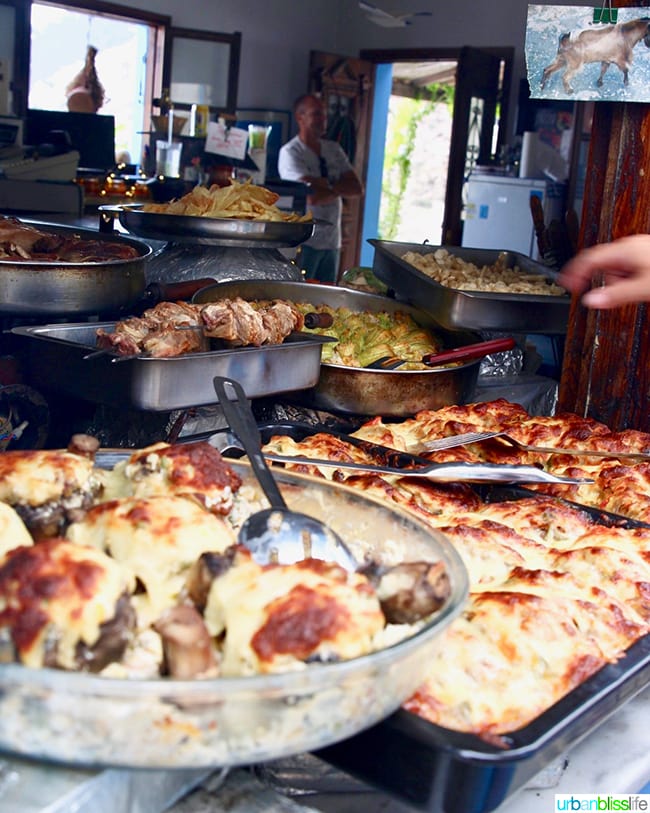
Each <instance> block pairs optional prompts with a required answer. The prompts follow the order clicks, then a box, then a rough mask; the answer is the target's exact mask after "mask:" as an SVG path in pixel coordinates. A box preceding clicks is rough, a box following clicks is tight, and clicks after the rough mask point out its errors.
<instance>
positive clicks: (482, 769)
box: [260, 422, 650, 813]
mask: <svg viewBox="0 0 650 813" xmlns="http://www.w3.org/2000/svg"><path fill="white" fill-rule="evenodd" d="M260 432H261V435H262V439H263V441H265V442H266V441H268V440H269V439H270V438H271V437H272V436H273V435H281V434H284V435H288V436H289V437H291V438H293V439H294V440H295V441H300V440H302V439H304V438H306V437H308V436H310V435H313V434H315V433H317V432H327V433H329V434H332V435H335V436H337V437H339V438H341V439H343V440H346V441H348V442H351V443H353V444H354V445H356V446H359V447H361V448H364V449H366V450H368V451H371V449H370V448H369V447H370V446H372V444H368V443H367V442H366V441H363V440H361V439H360V438H354V437H350V436H349V435H346V434H345V433H343V432H337V431H335V430H332V429H330V428H329V427H325V426H319V425H311V424H306V423H291V422H287V423H275V424H274V423H267V424H262V425H261V426H260ZM377 453H378V454H380V455H381V454H382V452H381V451H379V452H377ZM394 454H395V457H394V459H393V463H394V464H395V465H400V461H401V463H402V464H403V465H409V463H412V462H414V461H415V462H417V461H418V460H424V459H425V458H418V457H417V456H411V455H408V454H405V453H401V452H395V453H394ZM478 491H479V493H480V495H481V497H482V498H483V499H484V500H486V501H497V500H504V499H506V500H510V499H520V498H523V497H531V496H542V495H541V494H540V493H539V492H537V491H530V490H528V489H526V488H522V487H521V486H480V487H479V489H478ZM556 499H557V498H556ZM563 502H566V503H567V504H568V505H571V506H573V507H575V508H579V509H580V510H582V511H584V512H585V513H587V514H589V515H590V516H591V517H593V518H594V520H595V521H596V522H599V523H602V524H605V525H613V526H617V527H630V528H635V527H648V525H647V523H643V522H640V521H639V520H634V519H629V518H627V517H622V516H620V515H617V514H612V513H610V512H606V511H601V510H600V509H596V508H590V507H587V506H583V505H579V504H577V503H571V502H568V501H563ZM648 683H650V635H646V636H645V637H644V638H641V639H640V640H638V641H637V642H636V643H635V644H633V646H631V647H630V648H629V649H628V650H627V652H626V653H625V655H624V657H622V658H621V659H620V660H619V661H618V662H617V663H614V664H608V665H606V666H604V667H603V668H602V669H601V670H600V671H598V672H597V673H596V674H594V675H592V676H591V677H590V678H588V679H587V680H586V681H584V682H583V683H582V684H580V685H579V686H578V687H576V688H575V689H573V690H572V691H571V692H570V693H569V694H567V695H566V696H565V697H563V698H562V699H561V700H559V701H558V702H557V703H555V704H554V705H553V706H551V707H550V708H549V709H547V710H546V711H545V712H544V713H543V714H541V715H540V716H539V717H537V718H536V719H535V720H533V721H532V722H531V723H529V724H528V725H526V726H524V727H523V728H521V729H519V730H518V731H515V732H512V733H510V734H506V735H504V736H503V737H502V738H501V739H502V741H503V743H504V746H505V747H498V746H496V745H493V744H490V743H488V742H486V741H484V740H482V739H481V738H479V737H477V736H475V735H473V734H466V733H463V732H458V731H452V730H450V729H446V728H442V727H441V726H437V725H434V724H433V723H430V722H428V721H427V720H424V719H422V718H420V717H418V716H417V715H415V714H413V713H411V712H408V711H405V710H403V709H400V710H399V711H397V712H396V713H395V714H393V715H391V716H390V717H388V718H387V719H386V720H383V721H382V722H380V723H378V724H377V725H375V726H373V727H372V728H370V729H368V730H366V731H364V732H362V733H360V734H357V735H355V736H353V737H351V738H350V739H347V740H344V741H342V742H340V743H337V744H335V745H332V746H329V747H327V748H324V749H321V750H319V751H318V752H316V755H317V756H318V757H320V758H321V759H324V760H325V761H327V762H329V763H331V764H332V765H334V766H336V767H337V768H339V769H341V770H344V771H346V772H347V773H349V774H351V775H353V776H355V777H357V778H358V779H361V780H363V781H364V782H366V783H368V784H370V785H372V786H374V787H376V788H378V789H380V790H382V791H384V792H386V793H388V794H390V795H392V796H394V797H395V798H396V799H398V800H400V801H402V802H405V803H407V804H409V805H411V806H412V807H413V808H415V809H418V810H424V811H428V813H488V811H492V810H494V809H495V808H497V807H498V806H499V805H500V804H502V803H503V802H504V801H505V800H506V799H507V798H508V797H509V796H510V795H512V794H513V793H514V792H515V791H517V790H519V789H520V788H522V787H524V786H525V785H526V783H527V782H528V781H529V780H530V779H531V778H532V777H533V776H535V775H536V774H537V773H539V772H540V771H541V770H542V769H544V768H545V767H547V766H548V765H549V764H550V763H551V762H552V761H553V760H555V759H556V758H557V757H559V756H560V755H562V754H563V753H565V752H566V751H567V749H569V748H571V746H572V745H574V744H576V743H577V742H578V741H579V740H580V739H581V738H582V737H583V736H585V735H586V734H588V733H589V732H591V731H593V730H594V729H595V728H597V727H598V726H599V725H600V724H601V723H602V722H603V721H604V720H606V719H607V717H608V716H609V715H610V714H612V713H613V712H615V711H616V710H617V709H618V708H620V707H621V705H623V703H625V702H626V701H628V700H631V699H632V698H633V697H634V696H635V695H636V694H638V693H639V692H640V691H642V690H643V689H644V688H645V687H646V686H647V685H648Z"/></svg>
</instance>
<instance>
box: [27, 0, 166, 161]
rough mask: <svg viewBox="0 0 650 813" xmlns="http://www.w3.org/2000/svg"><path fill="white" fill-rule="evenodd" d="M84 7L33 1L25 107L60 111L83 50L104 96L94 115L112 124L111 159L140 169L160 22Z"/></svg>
mask: <svg viewBox="0 0 650 813" xmlns="http://www.w3.org/2000/svg"><path fill="white" fill-rule="evenodd" d="M119 9H120V7H118V6H115V5H112V4H111V5H110V6H108V5H106V4H102V3H98V2H92V0H90V1H89V2H88V4H87V7H86V6H82V5H80V4H79V5H74V6H73V5H72V4H67V5H59V4H53V3H42V2H33V3H32V11H31V29H32V30H31V56H30V72H29V97H28V107H29V108H31V109H43V110H60V111H66V110H67V109H68V99H67V93H66V88H67V87H68V85H69V83H70V82H71V81H72V80H73V79H74V77H75V76H76V75H77V74H78V73H79V71H80V70H81V69H82V68H83V66H84V62H85V59H86V55H87V51H88V48H89V47H90V46H92V47H93V48H96V49H97V54H96V58H95V67H96V70H97V76H98V78H99V81H100V83H101V85H102V86H103V88H104V91H105V99H104V103H103V104H102V106H101V108H100V109H99V110H98V111H97V112H98V113H100V114H102V115H111V116H114V118H115V152H116V154H117V155H120V154H126V155H128V158H129V161H128V162H129V163H135V164H139V163H141V159H142V154H143V148H144V138H145V135H144V134H145V133H147V132H148V131H149V130H150V115H151V107H152V100H153V97H154V95H158V94H159V92H160V85H161V77H162V51H163V40H164V31H165V29H166V28H167V27H168V24H169V20H168V18H163V17H160V16H157V15H145V14H138V12H135V11H133V10H131V9H129V8H124V14H122V13H121V11H119Z"/></svg>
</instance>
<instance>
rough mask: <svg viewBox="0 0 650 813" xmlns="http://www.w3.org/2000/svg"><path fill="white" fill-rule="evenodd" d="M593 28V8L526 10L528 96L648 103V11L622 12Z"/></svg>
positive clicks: (649, 66) (649, 33)
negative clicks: (611, 21)
mask: <svg viewBox="0 0 650 813" xmlns="http://www.w3.org/2000/svg"><path fill="white" fill-rule="evenodd" d="M616 11H617V19H616V23H610V24H602V23H594V22H593V19H594V6H593V5H591V6H539V5H530V6H528V23H527V26H526V64H527V69H528V84H529V86H530V95H531V97H532V98H536V99H571V100H575V101H599V100H600V101H624V102H647V101H650V9H649V8H648V7H642V8H619V9H617V10H616Z"/></svg>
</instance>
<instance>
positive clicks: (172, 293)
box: [143, 277, 217, 305]
mask: <svg viewBox="0 0 650 813" xmlns="http://www.w3.org/2000/svg"><path fill="white" fill-rule="evenodd" d="M216 284H217V280H216V279H214V278H213V277H202V278H200V279H190V280H186V281H185V282H151V283H150V284H149V285H147V288H146V290H145V294H144V297H143V299H144V300H145V301H146V303H147V304H152V305H155V304H158V302H163V301H167V302H170V301H174V302H176V301H178V300H181V299H185V300H189V299H191V298H192V297H193V296H194V294H195V293H196V292H197V291H200V290H201V288H207V287H208V286H209V285H216Z"/></svg>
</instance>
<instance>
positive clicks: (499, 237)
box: [461, 173, 566, 259]
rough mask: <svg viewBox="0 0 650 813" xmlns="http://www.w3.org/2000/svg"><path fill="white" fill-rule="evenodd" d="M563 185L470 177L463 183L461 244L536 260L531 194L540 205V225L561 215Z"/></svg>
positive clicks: (487, 176) (523, 179)
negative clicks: (542, 221) (542, 217)
mask: <svg viewBox="0 0 650 813" xmlns="http://www.w3.org/2000/svg"><path fill="white" fill-rule="evenodd" d="M565 191H566V185H565V184H561V183H555V182H553V181H547V180H543V179H538V178H511V177H508V176H495V175H478V174H474V173H473V174H472V175H470V177H469V180H468V181H467V186H466V190H465V205H464V210H463V219H464V223H463V238H462V243H461V244H462V245H463V246H465V247H467V248H487V249H497V250H504V251H517V252H519V253H520V254H525V255H526V256H528V257H533V258H534V259H539V252H538V250H537V237H536V235H535V227H534V225H533V216H532V213H531V209H530V198H531V197H532V196H533V195H534V196H536V197H538V198H539V199H540V201H541V203H542V208H543V211H544V222H545V224H546V225H547V226H548V224H549V223H550V222H551V220H554V219H558V220H560V219H561V218H562V216H563V207H564V199H565Z"/></svg>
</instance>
